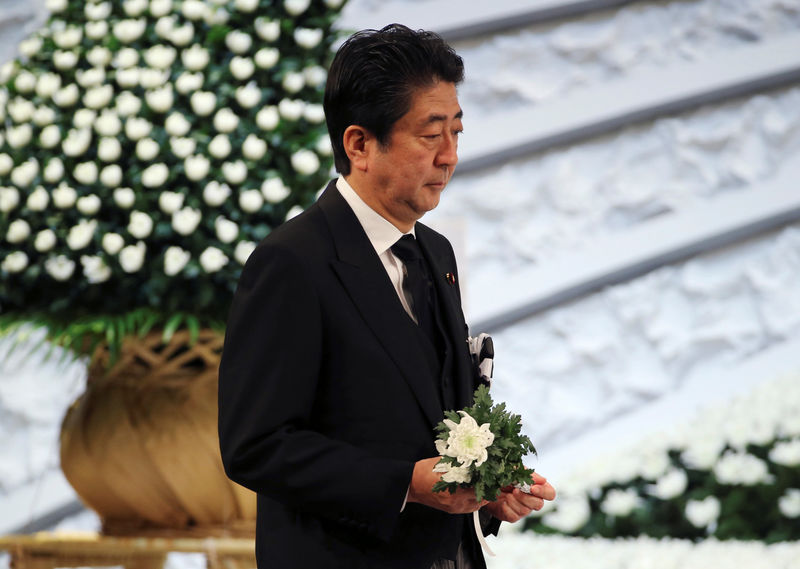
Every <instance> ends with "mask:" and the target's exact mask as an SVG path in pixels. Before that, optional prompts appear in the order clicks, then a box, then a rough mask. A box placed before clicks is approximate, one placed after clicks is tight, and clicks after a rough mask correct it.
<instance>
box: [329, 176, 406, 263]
mask: <svg viewBox="0 0 800 569" xmlns="http://www.w3.org/2000/svg"><path fill="white" fill-rule="evenodd" d="M336 189H337V190H339V193H340V194H341V195H342V197H343V198H344V200H345V201H346V202H347V204H348V205H349V206H350V209H352V210H353V213H354V214H356V217H357V218H358V221H359V223H361V227H363V228H364V232H365V233H366V234H367V238H368V239H369V242H370V243H371V244H372V247H373V248H374V249H375V252H376V253H377V254H378V256H380V255H383V254H384V253H385V252H386V250H387V249H389V248H390V247H391V246H392V245H394V244H395V243H397V240H398V239H400V238H401V237H402V236H403V235H405V234H404V233H403V232H402V231H400V230H399V229H397V228H396V227H395V226H394V225H392V223H391V222H390V221H388V220H387V219H386V218H384V217H383V216H381V214H379V213H378V212H377V211H375V210H374V209H372V208H371V207H370V206H368V205H367V204H366V202H364V200H362V199H361V196H359V195H358V194H357V193H356V191H355V190H354V189H353V187H352V186H351V185H350V184H349V183H347V180H345V179H344V178H343V177H342V176H340V177H339V179H338V180H337V181H336ZM408 234H409V235H414V236H416V235H415V233H414V228H413V227H412V228H411V231H409V232H408Z"/></svg>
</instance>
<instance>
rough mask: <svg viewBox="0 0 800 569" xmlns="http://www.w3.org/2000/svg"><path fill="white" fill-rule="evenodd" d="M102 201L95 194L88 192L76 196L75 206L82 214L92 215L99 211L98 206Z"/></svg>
mask: <svg viewBox="0 0 800 569" xmlns="http://www.w3.org/2000/svg"><path fill="white" fill-rule="evenodd" d="M101 205H102V202H101V201H100V198H99V197H98V196H97V195H95V194H89V195H88V196H81V197H79V198H78V201H77V202H76V204H75V207H76V208H77V209H78V211H79V212H81V213H82V214H83V215H94V214H96V213H97V212H98V211H100V207H101Z"/></svg>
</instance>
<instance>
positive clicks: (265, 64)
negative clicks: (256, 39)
mask: <svg viewBox="0 0 800 569" xmlns="http://www.w3.org/2000/svg"><path fill="white" fill-rule="evenodd" d="M280 58H281V53H280V52H279V51H278V50H277V49H275V48H274V47H262V48H261V49H259V50H258V51H257V52H256V54H255V56H254V57H253V60H254V61H255V62H256V65H258V67H260V68H261V69H271V68H273V67H275V65H276V64H277V63H278V60H279V59H280Z"/></svg>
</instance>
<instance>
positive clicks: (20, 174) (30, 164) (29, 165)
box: [11, 158, 39, 188]
mask: <svg viewBox="0 0 800 569" xmlns="http://www.w3.org/2000/svg"><path fill="white" fill-rule="evenodd" d="M38 175H39V162H37V160H36V158H28V159H27V160H26V161H25V162H23V163H22V164H20V165H19V166H17V167H16V168H14V169H13V170H12V171H11V182H12V183H13V184H14V185H15V186H17V187H18V188H27V187H28V186H30V185H31V183H32V182H33V180H34V178H36V176H38Z"/></svg>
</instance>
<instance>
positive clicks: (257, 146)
mask: <svg viewBox="0 0 800 569" xmlns="http://www.w3.org/2000/svg"><path fill="white" fill-rule="evenodd" d="M266 153H267V143H266V142H265V141H263V140H261V139H260V138H258V137H257V136H256V135H254V134H248V135H247V138H245V139H244V142H243V143H242V154H243V155H244V157H245V158H247V159H248V160H261V159H262V158H263V157H264V154H266Z"/></svg>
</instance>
